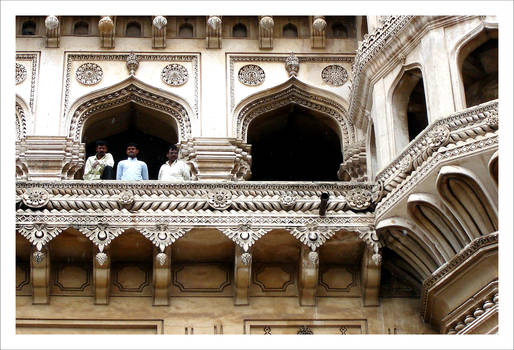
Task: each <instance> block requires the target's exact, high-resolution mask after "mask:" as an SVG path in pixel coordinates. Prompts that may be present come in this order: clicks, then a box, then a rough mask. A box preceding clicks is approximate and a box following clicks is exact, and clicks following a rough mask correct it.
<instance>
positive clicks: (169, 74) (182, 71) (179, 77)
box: [161, 63, 189, 86]
mask: <svg viewBox="0 0 514 350" xmlns="http://www.w3.org/2000/svg"><path fill="white" fill-rule="evenodd" d="M161 79H162V81H163V82H165V83H166V84H168V85H171V86H181V85H184V84H185V83H187V81H188V80H189V75H188V73H187V69H186V67H184V66H183V65H181V64H177V63H172V64H168V65H167V66H166V67H164V68H163V70H162V72H161Z"/></svg>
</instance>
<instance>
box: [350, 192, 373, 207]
mask: <svg viewBox="0 0 514 350" xmlns="http://www.w3.org/2000/svg"><path fill="white" fill-rule="evenodd" d="M346 200H347V201H348V205H349V206H350V208H352V209H355V210H364V209H366V208H368V207H369V206H370V205H371V192H370V191H368V190H365V189H363V188H354V189H351V190H350V191H348V192H347V193H346Z"/></svg>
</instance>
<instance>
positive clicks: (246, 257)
mask: <svg viewBox="0 0 514 350" xmlns="http://www.w3.org/2000/svg"><path fill="white" fill-rule="evenodd" d="M241 262H242V263H243V265H244V266H248V265H250V264H251V263H252V254H250V253H243V254H241Z"/></svg>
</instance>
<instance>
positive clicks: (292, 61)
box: [286, 52, 300, 77]
mask: <svg viewBox="0 0 514 350" xmlns="http://www.w3.org/2000/svg"><path fill="white" fill-rule="evenodd" d="M299 70H300V60H299V59H298V57H296V55H295V54H294V53H292V52H291V54H290V55H289V56H287V58H286V71H287V74H289V77H296V76H297V75H298V71H299Z"/></svg>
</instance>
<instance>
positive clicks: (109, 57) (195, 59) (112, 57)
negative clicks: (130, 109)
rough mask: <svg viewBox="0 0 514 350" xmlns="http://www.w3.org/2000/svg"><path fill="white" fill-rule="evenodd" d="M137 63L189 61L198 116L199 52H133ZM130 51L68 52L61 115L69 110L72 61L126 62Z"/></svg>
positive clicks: (194, 106) (194, 110) (197, 115)
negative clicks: (183, 53) (182, 53)
mask: <svg viewBox="0 0 514 350" xmlns="http://www.w3.org/2000/svg"><path fill="white" fill-rule="evenodd" d="M135 54H136V56H137V60H138V62H139V63H141V62H152V61H158V62H191V64H192V66H193V74H192V80H193V82H194V104H193V107H192V108H193V112H194V115H195V117H196V118H197V119H198V117H199V113H200V111H199V91H200V67H199V58H200V55H199V54H191V55H187V54H185V55H180V54H179V55H177V54H150V53H144V52H143V53H137V52H136V53H135ZM129 55H130V53H128V52H127V53H122V52H120V53H115V54H112V53H110V54H103V53H86V54H83V53H69V54H67V56H66V75H65V84H64V85H65V87H64V108H63V111H62V114H63V116H66V114H67V113H68V112H69V107H70V91H71V78H72V76H73V73H72V71H71V66H72V63H73V61H122V62H126V61H127V59H128V57H129Z"/></svg>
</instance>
